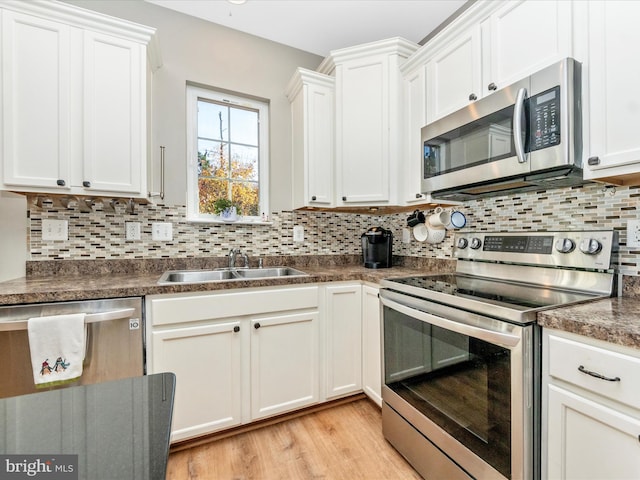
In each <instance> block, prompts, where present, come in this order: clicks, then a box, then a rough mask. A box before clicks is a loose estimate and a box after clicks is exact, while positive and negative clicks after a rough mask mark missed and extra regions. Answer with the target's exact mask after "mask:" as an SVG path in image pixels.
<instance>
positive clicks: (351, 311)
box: [324, 283, 362, 399]
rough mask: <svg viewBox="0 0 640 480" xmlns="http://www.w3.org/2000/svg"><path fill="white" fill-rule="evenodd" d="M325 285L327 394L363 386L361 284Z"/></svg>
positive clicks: (335, 393)
mask: <svg viewBox="0 0 640 480" xmlns="http://www.w3.org/2000/svg"><path fill="white" fill-rule="evenodd" d="M324 288H325V308H324V327H325V347H326V348H325V352H326V354H325V366H326V372H325V373H326V375H325V377H326V381H325V388H326V398H327V399H331V398H336V397H341V396H344V395H348V394H352V393H356V392H358V391H361V390H362V284H360V283H357V284H341V285H331V286H326V287H324Z"/></svg>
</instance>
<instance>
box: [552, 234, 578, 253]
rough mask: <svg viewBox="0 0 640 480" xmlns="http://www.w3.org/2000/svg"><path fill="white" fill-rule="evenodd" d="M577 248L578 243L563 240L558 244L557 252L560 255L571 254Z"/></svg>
mask: <svg viewBox="0 0 640 480" xmlns="http://www.w3.org/2000/svg"><path fill="white" fill-rule="evenodd" d="M575 248H576V242H574V241H573V240H571V239H570V238H561V239H559V240H558V241H557V242H556V250H557V251H559V252H560V253H571V252H573V250H574V249H575Z"/></svg>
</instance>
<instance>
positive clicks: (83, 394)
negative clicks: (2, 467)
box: [0, 373, 175, 480]
mask: <svg viewBox="0 0 640 480" xmlns="http://www.w3.org/2000/svg"><path fill="white" fill-rule="evenodd" d="M174 390H175V375H174V374H172V373H158V374H154V375H147V376H141V377H133V378H126V379H122V380H114V381H110V382H104V383H98V384H94V385H85V386H79V387H69V388H63V389H59V390H53V391H47V392H42V393H34V394H30V395H22V396H18V397H10V398H5V399H0V454H18V455H29V454H37V455H49V456H52V455H56V454H58V455H65V454H70V455H78V478H80V479H95V480H115V479H127V480H160V479H164V478H165V473H166V466H167V457H168V454H169V434H170V430H171V416H172V411H173V397H174Z"/></svg>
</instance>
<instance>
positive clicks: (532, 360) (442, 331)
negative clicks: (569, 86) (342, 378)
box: [380, 231, 617, 480]
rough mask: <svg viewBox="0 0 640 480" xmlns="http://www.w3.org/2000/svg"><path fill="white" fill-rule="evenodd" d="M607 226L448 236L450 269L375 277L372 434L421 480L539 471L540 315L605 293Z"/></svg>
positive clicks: (532, 475) (611, 249)
mask: <svg viewBox="0 0 640 480" xmlns="http://www.w3.org/2000/svg"><path fill="white" fill-rule="evenodd" d="M616 251H617V236H616V232H614V231H565V232H525V233H476V232H472V233H466V234H460V233H458V234H457V235H456V238H455V240H454V249H453V254H454V257H455V258H457V262H456V272H455V273H451V274H441V275H427V276H420V277H407V278H395V279H387V280H384V281H383V282H382V287H383V288H382V289H381V290H380V299H381V303H382V308H383V358H384V360H383V371H384V385H383V388H382V398H383V407H382V408H383V409H382V419H383V431H384V435H385V437H386V438H387V440H388V441H389V442H390V443H391V444H392V445H394V447H395V448H396V449H397V450H398V451H399V452H400V453H401V454H402V455H404V456H405V458H407V460H408V461H409V462H410V463H411V464H412V465H413V466H414V468H415V469H416V470H417V471H418V472H419V473H420V474H421V475H422V476H423V477H425V478H426V479H429V480H432V479H433V480H435V479H447V480H451V479H458V478H460V479H469V478H476V479H489V478H490V479H524V480H529V479H537V478H539V475H540V364H541V358H540V356H541V335H540V328H539V327H538V326H537V325H536V323H535V320H536V314H537V312H539V311H540V310H543V309H549V308H554V307H559V306H565V305H568V304H572V303H578V302H586V301H591V300H595V299H600V298H605V297H608V296H611V295H613V294H614V293H615V291H616V274H615V272H614V270H613V268H612V265H613V263H614V262H615V260H616V259H615V258H614V257H615V253H616Z"/></svg>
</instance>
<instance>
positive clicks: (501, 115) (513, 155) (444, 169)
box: [421, 58, 587, 201]
mask: <svg viewBox="0 0 640 480" xmlns="http://www.w3.org/2000/svg"><path fill="white" fill-rule="evenodd" d="M581 90H582V88H581V64H580V63H579V62H577V61H576V60H574V59H572V58H565V59H564V60H562V61H560V62H558V63H555V64H553V65H551V66H549V67H547V68H545V69H544V70H541V71H539V72H537V73H535V74H533V75H531V76H529V77H527V78H525V79H523V80H521V81H519V82H516V83H514V84H513V85H510V86H508V87H505V88H502V89H500V90H498V91H496V92H495V93H492V94H491V95H489V96H487V97H485V98H482V99H480V100H478V101H477V102H474V103H471V104H469V105H468V106H467V107H465V108H463V109H461V110H458V111H457V112H454V113H452V114H450V115H447V116H445V117H443V118H441V119H439V120H437V121H435V122H433V123H430V124H428V125H426V126H425V127H423V128H422V132H421V133H422V143H423V147H424V150H423V152H424V155H423V159H422V181H421V185H422V192H423V193H430V194H431V196H432V197H433V198H436V199H443V200H455V201H466V200H472V199H476V198H483V197H488V196H497V195H506V194H511V193H519V192H523V191H530V190H547V189H551V188H558V187H567V186H576V185H582V184H584V183H587V182H585V181H584V180H583V175H582V108H581Z"/></svg>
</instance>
